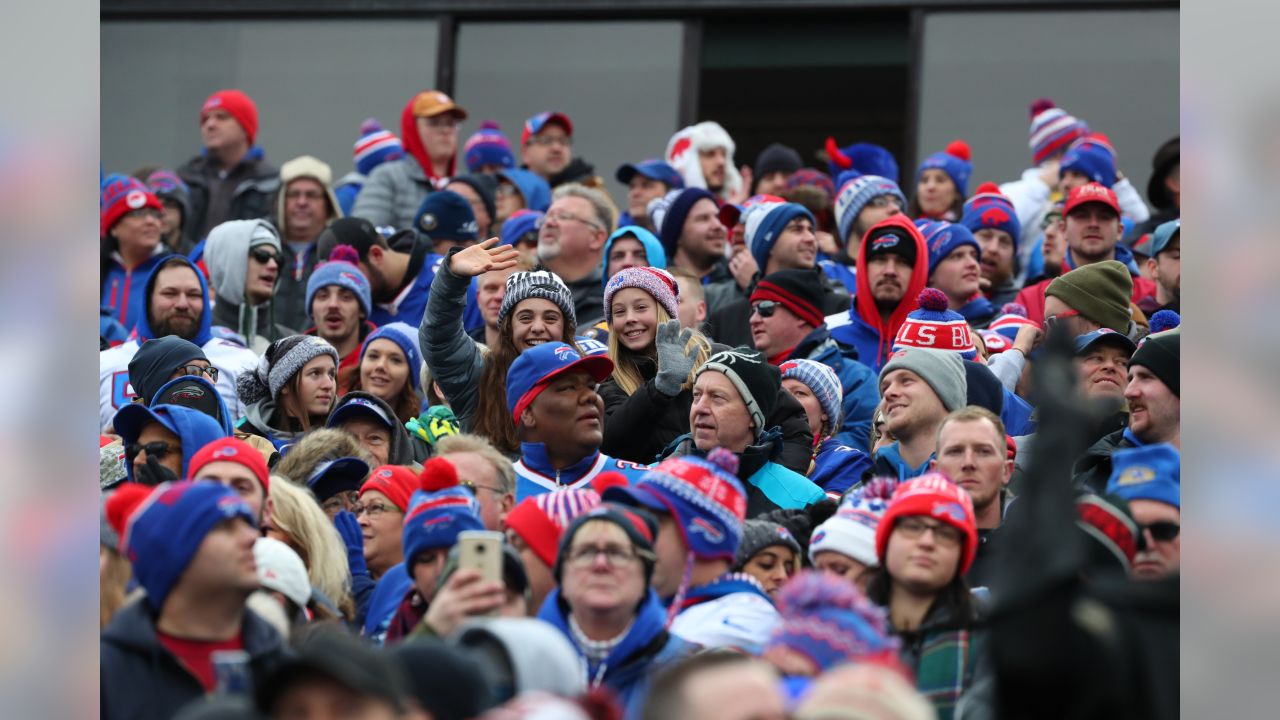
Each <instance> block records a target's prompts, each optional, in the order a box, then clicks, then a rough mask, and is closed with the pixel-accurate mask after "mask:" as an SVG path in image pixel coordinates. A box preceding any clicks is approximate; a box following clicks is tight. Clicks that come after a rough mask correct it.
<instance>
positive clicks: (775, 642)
mask: <svg viewBox="0 0 1280 720" xmlns="http://www.w3.org/2000/svg"><path fill="white" fill-rule="evenodd" d="M777 604H778V612H779V614H780V615H781V622H779V623H778V625H777V627H776V628H775V629H774V631H773V635H772V637H770V639H769V643H768V645H767V646H766V647H785V648H787V649H789V650H792V651H794V652H797V653H799V654H801V655H803V656H804V657H806V658H808V659H809V660H810V661H811V662H812V663H813V664H814V665H816V666H817V668H818V671H819V672H823V671H826V670H830V669H831V668H833V667H836V666H838V665H843V664H845V663H866V662H872V663H883V664H893V663H895V662H896V659H897V653H898V646H899V644H900V643H899V641H898V639H897V638H896V637H894V636H892V635H890V634H888V632H887V628H888V626H889V623H888V620H887V618H886V616H885V611H884V609H883V608H880V607H879V606H877V605H875V604H874V603H872V602H871V601H870V600H868V599H867V597H866V596H865V595H863V594H862V592H861V591H860V590H859V589H858V588H857V586H855V585H854V584H852V583H850V582H849V581H848V580H846V579H844V578H836V577H832V576H830V575H828V574H827V573H823V572H818V571H815V570H805V571H802V572H800V573H799V574H797V575H796V576H795V577H793V578H791V579H790V580H789V581H787V583H786V584H785V585H783V586H782V589H781V590H780V591H779V593H778V601H777Z"/></svg>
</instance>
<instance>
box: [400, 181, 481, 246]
mask: <svg viewBox="0 0 1280 720" xmlns="http://www.w3.org/2000/svg"><path fill="white" fill-rule="evenodd" d="M413 229H414V230H416V231H417V233H418V237H420V238H422V239H424V240H427V241H429V242H430V243H431V251H432V252H433V253H435V254H436V255H444V254H446V253H448V252H449V250H450V249H452V248H455V247H467V246H468V245H474V244H475V242H476V239H477V232H478V229H477V225H476V216H475V213H474V212H473V211H472V209H471V204H470V203H468V202H467V200H466V198H464V197H462V196H461V195H459V194H458V193H455V192H452V191H441V192H433V193H431V194H430V195H428V196H427V197H426V199H424V200H423V201H422V204H421V205H419V206H418V213H417V214H416V215H415V216H414V218H413Z"/></svg>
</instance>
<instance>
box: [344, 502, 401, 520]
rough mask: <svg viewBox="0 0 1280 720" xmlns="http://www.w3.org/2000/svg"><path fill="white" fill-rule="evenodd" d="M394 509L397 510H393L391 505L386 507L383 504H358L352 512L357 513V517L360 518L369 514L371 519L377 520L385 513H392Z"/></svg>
mask: <svg viewBox="0 0 1280 720" xmlns="http://www.w3.org/2000/svg"><path fill="white" fill-rule="evenodd" d="M393 509H395V508H392V507H391V506H390V505H384V504H382V503H373V504H372V505H359V504H357V505H355V506H353V507H352V508H351V512H353V513H355V516H356V517H360V516H361V515H364V514H366V513H367V514H368V515H369V517H371V518H376V517H378V516H379V515H381V514H383V513H387V512H391V511H392V510H393Z"/></svg>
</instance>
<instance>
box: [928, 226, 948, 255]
mask: <svg viewBox="0 0 1280 720" xmlns="http://www.w3.org/2000/svg"><path fill="white" fill-rule="evenodd" d="M950 240H951V231H950V230H943V231H942V232H940V233H938V234H937V235H936V236H934V238H933V245H931V246H930V247H929V252H935V253H936V252H938V251H939V250H941V249H942V247H943V246H944V245H946V244H947V242H949V241H950Z"/></svg>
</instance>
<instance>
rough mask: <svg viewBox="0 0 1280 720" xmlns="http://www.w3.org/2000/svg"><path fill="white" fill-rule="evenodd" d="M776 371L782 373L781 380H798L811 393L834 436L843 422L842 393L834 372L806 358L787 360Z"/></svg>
mask: <svg viewBox="0 0 1280 720" xmlns="http://www.w3.org/2000/svg"><path fill="white" fill-rule="evenodd" d="M778 369H779V370H781V371H782V379H783V380H786V379H787V378H791V379H793V380H799V381H800V382H802V383H804V384H805V385H806V386H808V388H809V389H810V390H811V391H813V396H814V397H816V398H818V405H820V406H822V412H824V413H826V414H827V427H828V428H830V432H832V433H833V434H834V432H835V430H837V429H838V428H839V427H840V426H841V424H842V422H843V419H842V418H841V415H842V414H843V412H844V391H843V390H842V389H841V388H840V377H839V376H838V375H836V371H835V370H832V369H831V367H830V366H829V365H826V364H823V363H820V362H818V361H817V360H809V359H808V358H799V359H796V360H788V361H786V362H784V363H782V364H781V365H779V366H778Z"/></svg>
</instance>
